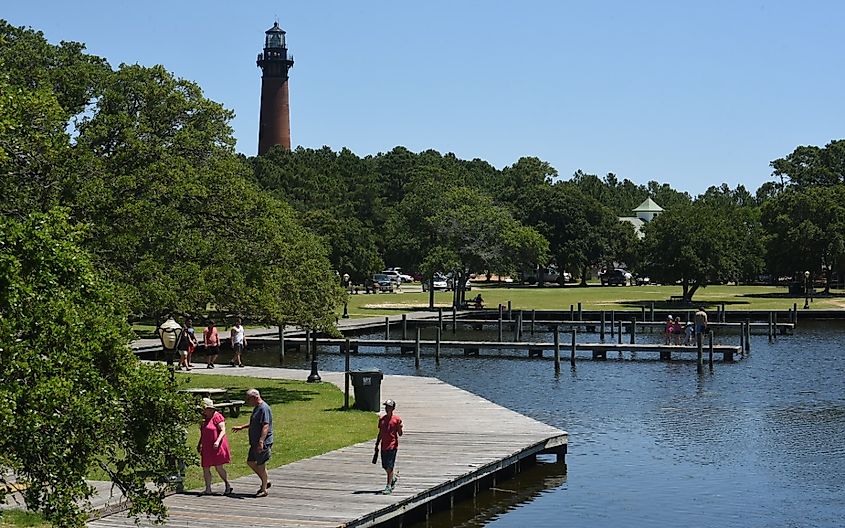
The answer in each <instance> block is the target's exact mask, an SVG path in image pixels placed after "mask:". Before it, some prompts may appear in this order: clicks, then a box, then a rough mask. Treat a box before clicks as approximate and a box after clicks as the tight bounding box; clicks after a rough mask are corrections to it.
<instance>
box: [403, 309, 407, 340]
mask: <svg viewBox="0 0 845 528" xmlns="http://www.w3.org/2000/svg"><path fill="white" fill-rule="evenodd" d="M407 339H408V314H402V341H405V340H407Z"/></svg>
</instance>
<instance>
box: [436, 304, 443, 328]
mask: <svg viewBox="0 0 845 528" xmlns="http://www.w3.org/2000/svg"><path fill="white" fill-rule="evenodd" d="M437 328H440V329H441V330H442V329H443V308H438V309H437Z"/></svg>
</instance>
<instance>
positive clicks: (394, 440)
mask: <svg viewBox="0 0 845 528" xmlns="http://www.w3.org/2000/svg"><path fill="white" fill-rule="evenodd" d="M394 409H396V402H395V401H393V400H387V401H385V402H384V416H382V417H380V418H379V420H378V436H377V437H376V451H378V450H379V447H381V467H382V468H384V471H385V472H387V485H386V486H385V487H384V490H383V491H382V493H383V494H384V495H390V494H391V493H393V488H394V487H396V481H397V480H399V474H398V473H396V471H395V469H394V468H395V466H396V452H397V451H398V450H399V437H400V436H402V418H400V417H399V415H398V414H393V410H394Z"/></svg>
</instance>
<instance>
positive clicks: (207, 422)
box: [197, 398, 232, 495]
mask: <svg viewBox="0 0 845 528" xmlns="http://www.w3.org/2000/svg"><path fill="white" fill-rule="evenodd" d="M202 417H203V422H202V425H200V441H199V443H197V451H199V452H200V460H201V461H202V475H203V477H204V478H205V490H204V491H203V492H202V494H203V495H205V494H206V493H211V468H212V466H213V467H214V469H216V470H217V474H218V475H220V478H222V479H223V483H224V484H225V485H226V490H225V491H224V492H223V494H224V495H230V494H231V493H232V486H230V485H229V478H228V475H227V474H226V468H224V467H223V464H228V463H229V461H230V460H231V458H232V456H231V454H230V453H229V441H228V440H227V439H226V420H225V419H224V418H223V415H222V414H220V413H219V412H217V411H216V410H215V409H214V402H213V401H211V399H210V398H203V399H202Z"/></svg>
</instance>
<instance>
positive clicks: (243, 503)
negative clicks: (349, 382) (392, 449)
mask: <svg viewBox="0 0 845 528" xmlns="http://www.w3.org/2000/svg"><path fill="white" fill-rule="evenodd" d="M227 374H230V375H239V376H252V377H260V378H283V379H305V377H306V376H307V372H306V371H302V370H291V369H278V368H261V367H245V368H243V369H237V370H235V371H227ZM320 374H321V376H322V378H323V380H324V381H329V382H331V383H334V384H335V385H338V386H339V387H343V381H344V375H343V373H332V372H321V373H320ZM386 398H391V399H393V400H396V402H397V405H396V413H397V414H398V415H400V416H401V417H402V420H403V422H404V426H405V434H404V436H402V438H401V439H400V447H399V456H398V457H397V463H396V468H397V471H398V473H399V482H398V484H397V486H396V488H395V490H394V492H393V494H392V495H382V494H381V490H382V489H383V487H384V471H383V470H382V469H381V465H380V464H377V465H373V464H371V463H370V462H371V460H370V459H371V458H372V453H373V445H374V441H373V440H370V441H366V442H363V443H360V444H356V445H354V446H350V447H346V448H343V449H338V450H336V451H332V452H330V453H326V454H324V455H321V456H317V457H313V458H309V459H306V460H300V461H298V462H294V463H291V464H288V465H285V466H282V467H279V468H276V469H272V470H270V471H269V475H270V480H271V482H272V483H273V486H272V488H270V490H269V491H270V495H269V496H268V497H264V498H254V497H253V493H254V491H255V490H256V489H257V488H258V478H257V477H255V476H249V477H242V478H239V479H236V480H233V481H232V485H233V487H234V489H235V493H234V494H233V495H232V496H230V497H225V496H222V491H223V489H222V484H219V483H218V484H217V485H216V486H215V487H214V490H215V492H217V493H218V494H215V495H212V496H198V494H196V493H191V492H189V493H184V494H176V495H172V496H170V497H168V498H166V499H165V504H166V505H167V507H168V510H169V512H170V517H169V520H168V522H167V523H166V524H165V526H190V527H192V528H219V527H221V526H225V527H227V528H254V527H256V526H262V527H264V526H267V527H271V526H272V527H279V526H290V527H366V526H401V525H402V524H403V523H404V524H408V523H410V522H414V521H417V520H424V519H426V517H427V516H428V515H429V514H430V513H432V512H434V511H437V510H440V509H448V508H450V507H452V505H453V504H454V503H455V502H457V501H459V500H461V499H462V498H465V497H468V498H472V497H473V496H474V494H475V493H477V492H478V491H480V490H482V489H485V488H489V487H495V486H496V484H497V482H500V481H501V480H503V479H506V478H508V477H509V476H512V475H513V474H515V473H517V472H519V471H521V470H523V469H525V468H526V467H528V466H530V465H531V464H533V463H535V462H536V457H537V455H539V454H543V453H545V454H553V455H556V456H557V459H558V461H559V462H561V463H565V455H566V451H567V445H568V435H567V433H566V432H564V431H561V430H560V429H557V428H555V427H551V426H549V425H546V424H543V423H541V422H538V421H536V420H533V419H531V418H528V417H526V416H523V415H521V414H519V413H516V412H514V411H511V410H509V409H506V408H504V407H501V406H499V405H496V404H494V403H492V402H490V401H488V400H485V399H483V398H481V397H479V396H476V395H475V394H472V393H469V392H467V391H464V390H461V389H458V388H457V387H453V386H451V385H448V384H446V383H444V382H442V381H440V380H437V379H435V378H423V377H415V376H385V378H384V380H383V382H382V387H381V399H386ZM276 427H277V429H276V434H277V435H279V436H280V438H279V439H278V441H277V449H285V447H284V439H285V436H284V428H285V417H284V416H279V417H277V426H276ZM375 432H376V416H375V413H373V437H374V438H375ZM89 526H90V527H92V528H107V527H115V526H123V527H129V526H135V524H134V523H133V521H132V520H131V519H127V518H126V517H125V513H117V514H113V515H110V516H108V517H104V518H102V519H98V520H95V521H91V522H90V523H89ZM141 526H150V523H147V522H142V523H141Z"/></svg>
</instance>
